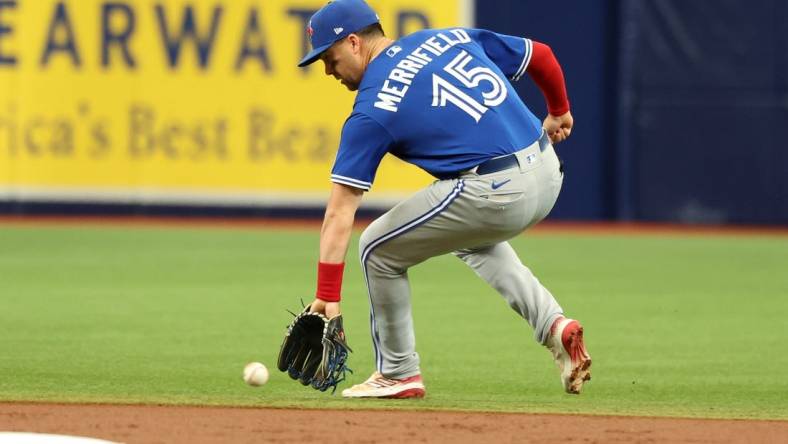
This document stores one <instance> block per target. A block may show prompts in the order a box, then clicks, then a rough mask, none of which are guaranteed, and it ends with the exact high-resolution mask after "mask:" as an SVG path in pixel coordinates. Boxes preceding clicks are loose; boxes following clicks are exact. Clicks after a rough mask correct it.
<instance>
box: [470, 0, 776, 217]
mask: <svg viewBox="0 0 788 444" xmlns="http://www.w3.org/2000/svg"><path fill="white" fill-rule="evenodd" d="M786 20H788V2H786V1H784V0H748V1H744V0H715V1H711V0H659V1H647V0H608V1H594V2H589V1H583V0H574V1H564V2H560V4H556V3H555V2H545V1H508V0H498V1H478V2H477V26H478V27H483V28H489V29H493V30H496V31H499V32H503V33H508V34H514V35H523V36H527V37H531V38H533V39H535V40H540V41H543V42H545V43H547V44H549V45H550V46H551V47H552V48H553V50H554V51H555V53H556V54H557V55H558V58H559V60H560V61H561V64H562V65H563V67H564V73H565V76H566V78H567V85H568V89H569V95H570V100H571V102H572V113H573V115H574V117H575V119H576V122H577V126H576V128H575V130H574V132H573V135H572V137H571V138H570V140H569V141H567V142H565V143H563V144H561V145H559V151H560V153H561V155H562V156H563V157H564V158H565V160H566V163H567V177H566V182H565V187H564V192H563V194H562V196H561V198H560V199H559V203H558V205H557V207H556V209H555V212H554V213H553V217H554V218H563V219H566V218H572V219H608V218H614V219H621V220H647V221H669V222H687V223H698V222H699V223H769V224H788V27H787V26H785V22H786ZM516 87H517V88H518V90H519V91H520V93H521V94H522V96H523V97H524V98H525V99H526V103H527V104H528V105H529V106H531V108H532V109H533V110H534V111H536V112H537V113H540V114H542V115H543V114H544V105H543V100H542V99H541V97H540V94H539V92H538V91H537V90H536V89H535V87H534V86H533V85H532V83H531V82H530V81H529V80H528V79H527V77H526V78H525V79H524V80H521V81H520V83H519V84H518V85H516Z"/></svg>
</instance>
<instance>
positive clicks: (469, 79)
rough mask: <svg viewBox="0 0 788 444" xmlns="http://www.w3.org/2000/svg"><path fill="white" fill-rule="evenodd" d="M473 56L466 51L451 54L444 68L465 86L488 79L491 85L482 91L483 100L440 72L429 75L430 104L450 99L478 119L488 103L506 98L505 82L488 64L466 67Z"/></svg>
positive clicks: (498, 102) (471, 85) (444, 102)
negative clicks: (482, 101)
mask: <svg viewBox="0 0 788 444" xmlns="http://www.w3.org/2000/svg"><path fill="white" fill-rule="evenodd" d="M472 60H473V57H471V56H470V54H468V53H467V52H465V51H462V52H460V54H459V55H458V56H457V57H455V58H454V60H452V61H451V62H449V64H448V65H446V66H445V67H444V68H443V70H444V71H446V72H447V73H449V74H451V75H452V77H454V78H455V79H457V80H459V81H460V82H461V83H462V84H463V85H465V86H466V87H468V88H478V87H479V85H481V84H482V82H488V83H489V84H490V86H491V87H492V89H490V90H489V91H485V92H482V97H483V98H484V103H479V101H478V100H476V99H474V98H473V97H471V96H469V95H468V94H467V93H465V92H463V91H462V90H461V89H460V88H458V87H456V86H454V85H453V84H451V83H450V82H449V81H448V80H446V79H444V78H443V77H441V76H439V75H438V74H433V75H432V106H446V104H447V103H449V102H451V103H452V104H453V105H455V106H457V107H458V108H460V109H461V110H463V111H465V112H466V113H468V115H470V116H471V117H473V119H474V120H476V123H479V120H481V118H482V116H483V115H484V113H485V112H487V110H488V109H489V108H490V107H493V106H498V105H500V104H501V103H503V101H504V100H506V94H507V89H506V84H505V83H504V82H503V80H501V78H500V77H499V76H498V75H497V74H495V72H493V70H491V69H490V68H486V67H484V66H477V67H475V68H468V64H469V63H470V62H471V61H472Z"/></svg>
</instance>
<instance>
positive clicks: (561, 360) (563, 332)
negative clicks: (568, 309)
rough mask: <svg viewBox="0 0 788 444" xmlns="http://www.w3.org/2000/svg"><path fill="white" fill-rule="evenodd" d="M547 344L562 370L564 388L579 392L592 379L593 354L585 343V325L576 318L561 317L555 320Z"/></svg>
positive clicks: (570, 391) (575, 392)
mask: <svg viewBox="0 0 788 444" xmlns="http://www.w3.org/2000/svg"><path fill="white" fill-rule="evenodd" d="M545 345H546V346H547V348H548V349H550V352H551V353H552V354H553V359H554V360H555V363H556V364H557V365H558V368H559V369H560V370H561V382H562V383H563V385H564V390H566V392H567V393H572V394H575V395H577V394H579V393H580V390H581V389H582V388H583V383H585V382H586V381H589V380H591V356H590V355H589V354H588V351H587V350H586V346H585V344H584V343H583V326H582V325H580V323H579V322H577V321H575V320H574V319H567V318H564V317H560V318H558V319H556V320H555V322H553V326H552V327H551V328H550V337H549V338H548V339H547V344H545Z"/></svg>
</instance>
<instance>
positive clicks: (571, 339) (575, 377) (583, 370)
mask: <svg viewBox="0 0 788 444" xmlns="http://www.w3.org/2000/svg"><path fill="white" fill-rule="evenodd" d="M575 322H576V321H575ZM567 336H568V337H567V338H566V342H567V345H568V346H569V347H566V349H567V352H569V353H570V356H571V351H572V350H573V349H574V351H575V352H576V353H579V354H580V358H579V360H580V364H579V365H576V366H575V367H574V368H573V369H572V373H571V374H570V375H569V384H568V385H567V387H566V391H567V393H571V394H573V395H579V394H580V390H582V389H583V384H584V383H585V382H586V381H590V380H591V356H590V355H589V354H588V351H586V347H585V344H584V343H583V327H582V326H580V324H578V328H577V329H575V330H574V331H571V332H569V334H568V335H567ZM562 339H563V338H562ZM573 361H574V360H573ZM573 364H574V362H573Z"/></svg>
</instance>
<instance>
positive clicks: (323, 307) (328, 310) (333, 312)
mask: <svg viewBox="0 0 788 444" xmlns="http://www.w3.org/2000/svg"><path fill="white" fill-rule="evenodd" d="M309 311H310V312H312V313H320V314H322V315H324V316H325V317H327V318H328V319H332V318H335V317H336V316H338V315H339V314H340V313H341V311H340V309H339V302H326V301H323V300H320V299H317V298H315V300H314V301H312V303H311V304H309Z"/></svg>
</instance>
